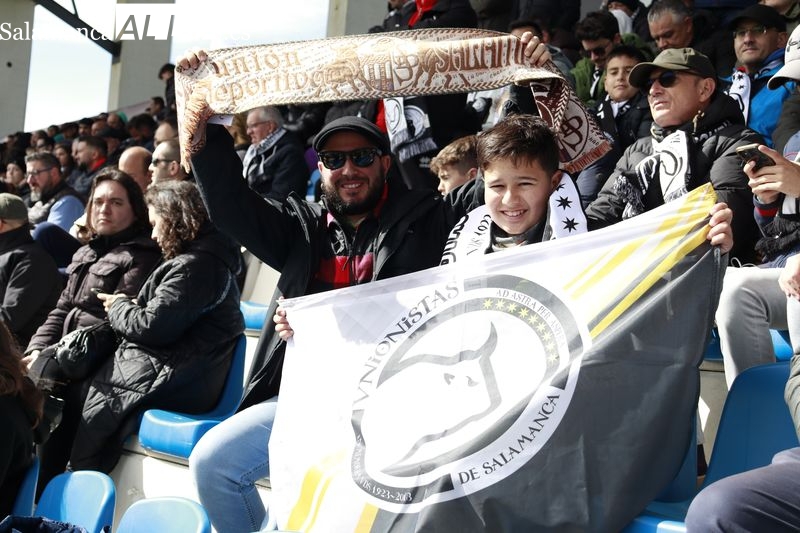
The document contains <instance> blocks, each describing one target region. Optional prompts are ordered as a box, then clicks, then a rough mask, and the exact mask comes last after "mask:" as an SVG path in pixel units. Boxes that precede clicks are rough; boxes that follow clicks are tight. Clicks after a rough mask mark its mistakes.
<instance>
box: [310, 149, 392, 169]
mask: <svg viewBox="0 0 800 533" xmlns="http://www.w3.org/2000/svg"><path fill="white" fill-rule="evenodd" d="M379 155H381V151H380V150H378V149H377V148H360V149H358V150H351V151H349V152H334V151H330V152H320V153H319V160H320V161H322V164H323V166H324V167H325V168H327V169H328V170H337V169H340V168H342V167H343V166H344V165H345V163H347V159H348V158H349V159H350V161H352V162H353V164H354V165H355V166H357V167H361V168H366V167H368V166H370V165H371V164H372V163H374V162H375V158H376V157H378V156H379Z"/></svg>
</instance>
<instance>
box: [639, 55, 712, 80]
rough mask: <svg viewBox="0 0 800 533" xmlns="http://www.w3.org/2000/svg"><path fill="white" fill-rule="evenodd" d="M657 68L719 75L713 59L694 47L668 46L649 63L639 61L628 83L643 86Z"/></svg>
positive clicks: (701, 74) (703, 75) (708, 76)
mask: <svg viewBox="0 0 800 533" xmlns="http://www.w3.org/2000/svg"><path fill="white" fill-rule="evenodd" d="M656 69H664V70H674V71H678V72H680V71H688V72H693V73H694V74H697V75H698V76H701V77H703V78H715V79H716V77H717V71H716V70H715V69H714V65H712V64H711V60H710V59H708V57H706V56H705V55H703V54H701V53H700V52H698V51H697V50H695V49H694V48H667V49H666V50H664V51H663V52H661V53H660V54H658V55H657V56H656V58H655V59H654V60H653V61H651V62H649V63H639V64H638V65H636V66H635V67H633V70H631V73H630V74H629V75H628V83H630V84H631V85H633V86H634V87H643V86H644V84H645V83H646V82H647V80H649V79H650V74H651V73H652V72H653V71H654V70H656Z"/></svg>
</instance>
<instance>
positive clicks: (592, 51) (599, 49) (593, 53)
mask: <svg viewBox="0 0 800 533" xmlns="http://www.w3.org/2000/svg"><path fill="white" fill-rule="evenodd" d="M609 44H610V43H609ZM607 50H608V44H604V45H603V46H595V47H594V48H589V49H588V50H587V49H585V48H584V49H583V50H581V54H583V57H605V55H606V51H607Z"/></svg>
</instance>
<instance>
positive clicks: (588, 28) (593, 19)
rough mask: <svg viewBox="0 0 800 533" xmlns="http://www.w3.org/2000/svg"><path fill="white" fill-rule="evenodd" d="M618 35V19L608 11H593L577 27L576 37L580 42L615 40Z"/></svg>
mask: <svg viewBox="0 0 800 533" xmlns="http://www.w3.org/2000/svg"><path fill="white" fill-rule="evenodd" d="M618 33H619V23H618V22H617V17H615V16H614V15H612V14H611V13H609V12H608V11H592V12H591V13H588V14H587V15H586V16H585V17H584V18H583V20H581V21H580V22H578V23H577V24H576V25H575V37H577V38H578V40H579V41H596V40H597V39H614V36H615V35H617V34H618Z"/></svg>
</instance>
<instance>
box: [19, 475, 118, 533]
mask: <svg viewBox="0 0 800 533" xmlns="http://www.w3.org/2000/svg"><path fill="white" fill-rule="evenodd" d="M115 503H116V490H115V488H114V482H113V481H112V480H111V478H110V477H108V476H107V475H106V474H103V473H102V472H95V471H92V470H79V471H77V472H65V473H63V474H59V475H57V476H56V477H54V478H53V479H51V480H50V482H49V483H48V484H47V486H46V487H45V488H44V492H42V495H41V497H40V498H39V504H38V505H37V506H36V511H35V512H34V513H33V515H34V516H42V517H45V518H49V519H51V520H57V521H59V522H67V523H69V524H73V525H76V526H81V527H83V528H85V529H86V530H87V531H88V532H89V533H101V532H102V531H103V528H104V527H106V526H108V527H109V528H110V527H111V524H112V523H113V522H114V505H115Z"/></svg>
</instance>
